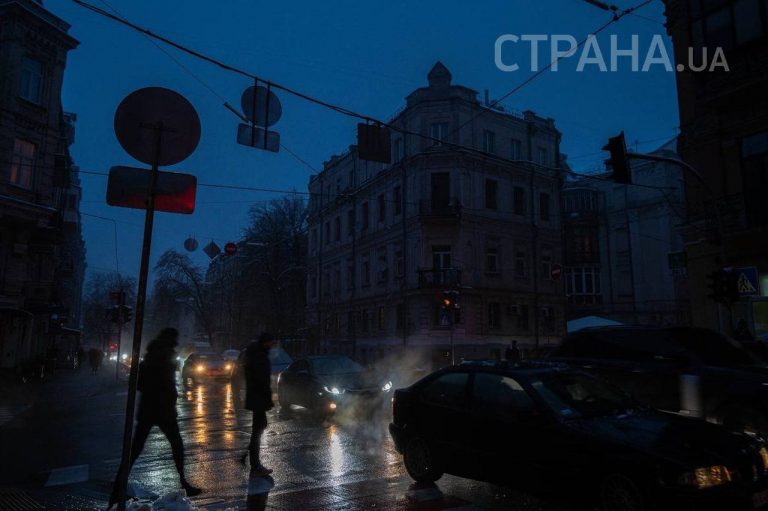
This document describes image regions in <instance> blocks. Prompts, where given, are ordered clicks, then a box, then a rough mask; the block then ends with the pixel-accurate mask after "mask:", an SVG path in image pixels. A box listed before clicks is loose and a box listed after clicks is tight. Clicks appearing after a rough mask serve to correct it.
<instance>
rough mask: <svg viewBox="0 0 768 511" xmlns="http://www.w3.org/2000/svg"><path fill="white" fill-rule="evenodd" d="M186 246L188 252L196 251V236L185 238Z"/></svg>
mask: <svg viewBox="0 0 768 511" xmlns="http://www.w3.org/2000/svg"><path fill="white" fill-rule="evenodd" d="M184 248H186V249H187V252H194V251H195V250H197V240H196V239H195V238H187V239H186V240H184Z"/></svg>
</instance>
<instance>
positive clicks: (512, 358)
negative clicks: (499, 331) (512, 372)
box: [504, 341, 522, 364]
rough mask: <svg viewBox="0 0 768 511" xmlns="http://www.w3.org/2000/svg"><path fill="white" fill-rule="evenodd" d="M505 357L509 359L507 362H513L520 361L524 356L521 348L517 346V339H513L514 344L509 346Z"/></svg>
mask: <svg viewBox="0 0 768 511" xmlns="http://www.w3.org/2000/svg"><path fill="white" fill-rule="evenodd" d="M504 358H506V359H507V362H512V363H513V364H516V363H518V362H520V360H521V359H522V356H521V355H520V348H518V347H517V341H512V345H511V346H507V350H506V352H505V353H504Z"/></svg>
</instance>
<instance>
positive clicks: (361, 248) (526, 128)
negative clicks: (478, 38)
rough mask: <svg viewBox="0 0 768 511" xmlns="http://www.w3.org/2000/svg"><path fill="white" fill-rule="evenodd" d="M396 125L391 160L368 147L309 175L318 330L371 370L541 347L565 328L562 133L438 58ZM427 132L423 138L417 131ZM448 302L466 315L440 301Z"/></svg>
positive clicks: (310, 299) (323, 342)
mask: <svg viewBox="0 0 768 511" xmlns="http://www.w3.org/2000/svg"><path fill="white" fill-rule="evenodd" d="M428 81H429V85H428V86H427V87H423V88H420V89H417V90H415V91H414V92H412V93H411V94H410V95H409V96H408V97H407V98H406V106H405V107H404V109H403V110H401V111H400V112H399V113H398V114H397V115H396V116H395V117H394V119H392V120H391V124H392V125H393V126H396V127H397V128H400V129H402V130H403V131H404V132H406V131H407V132H410V133H411V134H404V133H403V132H400V131H396V130H395V131H393V132H392V162H393V163H392V164H381V163H375V162H371V161H364V160H361V159H360V158H359V155H358V150H357V147H356V146H350V148H349V150H348V151H347V152H345V153H344V154H342V155H339V156H333V157H332V158H331V159H330V160H328V161H327V162H325V164H324V168H323V171H322V172H321V173H320V174H318V175H314V176H312V177H311V178H310V182H309V191H310V193H311V198H310V206H309V209H310V211H309V250H308V251H309V254H308V264H307V268H308V285H307V303H308V315H307V321H308V325H309V326H310V327H314V331H315V334H316V336H317V338H318V340H319V342H320V346H321V349H326V350H333V351H342V352H348V353H354V354H356V355H357V356H358V357H359V358H361V359H362V360H364V361H371V360H375V359H379V358H381V357H385V356H387V355H388V354H390V353H393V352H396V351H398V350H400V349H402V348H403V347H407V348H408V349H409V350H411V351H418V352H420V353H421V355H422V357H423V358H426V359H429V358H432V359H433V362H434V363H435V364H441V363H444V362H445V358H446V357H447V356H448V354H449V349H450V346H451V343H452V342H453V344H454V345H455V346H456V357H457V360H458V359H459V358H462V357H466V358H478V357H487V356H489V355H490V356H500V355H501V353H503V350H504V348H505V347H506V346H508V345H509V343H510V342H511V340H513V339H516V340H518V341H519V342H520V343H521V345H523V346H527V347H535V346H537V345H543V344H547V343H550V342H554V341H555V340H557V339H559V338H560V336H561V335H562V333H563V327H564V319H565V317H564V306H565V303H564V293H563V282H562V280H554V279H553V278H552V273H553V272H552V267H553V266H554V265H556V264H559V263H561V246H562V238H561V236H562V234H561V229H560V213H559V211H558V209H559V204H560V188H561V184H562V172H561V171H560V170H559V168H560V162H561V156H560V152H559V144H560V133H559V131H558V130H557V129H556V127H555V123H554V121H553V120H552V119H545V118H542V117H539V116H537V115H536V114H534V113H533V112H530V111H528V112H524V113H514V112H509V111H503V110H501V109H496V108H491V107H490V105H489V104H488V103H487V101H486V102H480V101H478V98H477V93H476V92H475V91H474V90H471V89H469V88H467V87H464V86H461V85H453V84H452V83H451V82H452V77H451V74H450V72H449V71H448V69H446V68H445V66H443V65H442V64H441V63H437V64H436V65H435V66H434V67H433V68H432V70H431V71H430V72H429V75H428ZM414 133H416V134H418V135H416V134H414ZM446 293H447V294H448V295H450V296H452V297H455V300H456V302H457V304H458V307H455V308H451V309H445V308H444V307H442V306H441V303H442V300H443V298H444V297H445V296H446Z"/></svg>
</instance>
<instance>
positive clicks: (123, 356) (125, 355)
mask: <svg viewBox="0 0 768 511" xmlns="http://www.w3.org/2000/svg"><path fill="white" fill-rule="evenodd" d="M120 358H122V359H123V360H125V359H126V358H128V355H127V354H125V353H123V354H122V355H120Z"/></svg>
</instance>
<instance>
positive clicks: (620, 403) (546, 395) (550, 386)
mask: <svg viewBox="0 0 768 511" xmlns="http://www.w3.org/2000/svg"><path fill="white" fill-rule="evenodd" d="M531 387H533V389H534V390H535V391H536V393H537V394H538V395H539V396H541V398H542V399H543V400H544V401H545V402H546V403H547V406H549V407H550V408H551V409H552V410H554V411H555V413H557V414H558V415H559V416H561V417H563V418H566V419H579V418H587V417H597V416H603V415H618V414H622V413H626V412H627V411H629V410H632V409H634V408H635V404H634V403H633V402H632V401H631V400H630V399H629V397H627V396H626V395H624V394H622V393H620V392H619V391H617V390H614V389H613V388H611V387H610V386H608V385H606V384H605V383H603V382H601V381H600V380H598V379H596V378H592V377H591V376H588V375H586V374H581V373H553V374H548V375H544V376H541V377H538V378H536V379H533V380H531Z"/></svg>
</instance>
